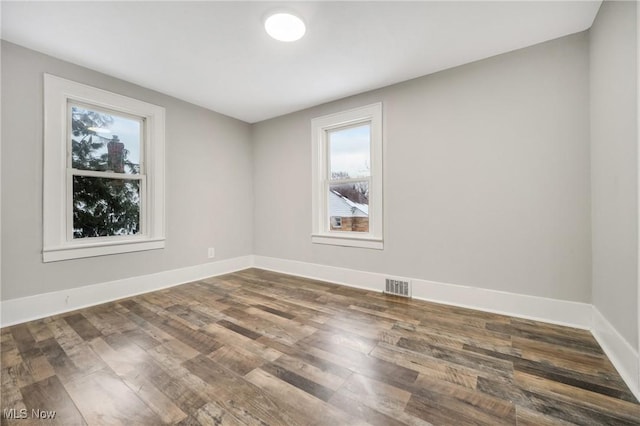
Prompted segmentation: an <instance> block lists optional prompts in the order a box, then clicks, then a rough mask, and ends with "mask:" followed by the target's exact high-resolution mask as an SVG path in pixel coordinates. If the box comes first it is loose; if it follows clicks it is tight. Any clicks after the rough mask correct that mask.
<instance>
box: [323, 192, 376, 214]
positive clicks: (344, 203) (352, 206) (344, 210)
mask: <svg viewBox="0 0 640 426" xmlns="http://www.w3.org/2000/svg"><path fill="white" fill-rule="evenodd" d="M329 216H339V217H369V206H368V205H367V204H359V203H354V202H353V201H351V200H350V199H348V198H346V197H344V196H342V195H340V193H338V192H336V191H330V192H329Z"/></svg>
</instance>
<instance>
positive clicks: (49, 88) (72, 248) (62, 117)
mask: <svg viewBox="0 0 640 426" xmlns="http://www.w3.org/2000/svg"><path fill="white" fill-rule="evenodd" d="M70 104H75V105H81V106H84V107H89V108H91V107H96V108H97V109H100V110H107V111H113V112H114V113H121V114H123V115H125V116H133V117H139V118H140V119H141V120H142V124H143V132H142V133H143V135H144V138H143V140H144V142H143V146H141V149H140V151H141V159H140V161H141V162H144V168H145V173H144V174H145V176H143V177H141V178H140V179H139V180H140V182H141V185H140V191H141V200H142V202H141V206H140V223H141V232H140V233H139V234H136V235H127V236H110V237H93V238H78V239H74V238H73V229H72V227H73V223H72V214H73V199H72V198H73V192H72V191H73V190H72V185H71V181H72V175H73V174H72V172H71V162H70V160H69V158H70V156H71V150H70V143H69V138H70V133H69V132H70V126H69V124H68V123H69V114H70V111H71V108H70V106H69V105H70ZM164 126H165V110H164V108H163V107H160V106H157V105H153V104H150V103H147V102H143V101H140V100H137V99H133V98H129V97H127V96H122V95H118V94H116V93H111V92H108V91H106V90H102V89H97V88H95V87H91V86H87V85H84V84H80V83H76V82H74V81H70V80H66V79H63V78H60V77H56V76H53V75H50V74H44V170H43V179H44V182H43V191H44V193H43V249H42V258H43V261H44V262H56V261H60V260H67V259H78V258H84V257H93V256H102V255H109V254H117V253H129V252H134V251H142V250H153V249H161V248H164V246H165V205H164V194H165V158H164V157H165V151H164ZM83 173H85V174H89V175H91V174H92V172H90V171H88V172H83ZM76 174H78V173H76ZM101 174H104V173H103V172H102V173H101ZM115 177H118V178H121V177H122V175H118V176H115Z"/></svg>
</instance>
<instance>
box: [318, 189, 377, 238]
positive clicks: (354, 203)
mask: <svg viewBox="0 0 640 426" xmlns="http://www.w3.org/2000/svg"><path fill="white" fill-rule="evenodd" d="M328 197H329V199H328V203H327V205H328V206H329V229H330V230H331V231H351V232H369V182H367V181H362V182H355V183H349V184H340V185H329V194H328Z"/></svg>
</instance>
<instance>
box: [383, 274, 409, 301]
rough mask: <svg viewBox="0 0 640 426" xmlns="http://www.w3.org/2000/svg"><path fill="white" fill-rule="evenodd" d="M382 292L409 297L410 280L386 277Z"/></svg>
mask: <svg viewBox="0 0 640 426" xmlns="http://www.w3.org/2000/svg"><path fill="white" fill-rule="evenodd" d="M384 292H385V294H393V295H394V296H402V297H411V282H410V281H405V280H398V279H394V278H386V279H385V286H384Z"/></svg>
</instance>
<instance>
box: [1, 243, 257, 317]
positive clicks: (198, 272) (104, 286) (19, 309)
mask: <svg viewBox="0 0 640 426" xmlns="http://www.w3.org/2000/svg"><path fill="white" fill-rule="evenodd" d="M252 264H253V256H251V255H249V256H241V257H235V258H232V259H226V260H221V261H218V262H211V263H203V264H201V265H196V266H190V267H187V268H181V269H174V270H170V271H164V272H158V273H155V274H149V275H143V276H139V277H132V278H126V279H123V280H117V281H110V282H106V283H100V284H94V285H89V286H84V287H76V288H70V289H68V290H62V291H55V292H51V293H44V294H38V295H35V296H28V297H20V298H17V299H9V300H3V301H2V303H0V324H2V327H6V326H10V325H14V324H19V323H23V322H27V321H31V320H34V319H39V318H44V317H48V316H50V315H56V314H60V313H63V312H69V311H73V310H76V309H80V308H85V307H87V306H93V305H98V304H100V303H105V302H110V301H112V300H117V299H122V298H125V297H130V296H135V295H137V294H142V293H148V292H150V291H156V290H160V289H163V288H168V287H173V286H176V285H179V284H184V283H188V282H191V281H197V280H201V279H204V278H208V277H212V276H216V275H223V274H227V273H230V272H234V271H238V270H241V269H246V268H250V267H251V266H252Z"/></svg>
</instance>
